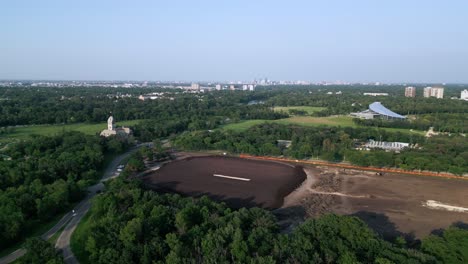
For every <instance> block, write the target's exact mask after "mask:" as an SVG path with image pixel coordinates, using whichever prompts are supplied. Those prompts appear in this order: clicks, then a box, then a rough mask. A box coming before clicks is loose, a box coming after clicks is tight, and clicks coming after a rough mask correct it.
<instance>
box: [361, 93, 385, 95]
mask: <svg viewBox="0 0 468 264" xmlns="http://www.w3.org/2000/svg"><path fill="white" fill-rule="evenodd" d="M363 95H369V96H388V93H363Z"/></svg>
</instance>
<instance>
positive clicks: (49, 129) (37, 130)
mask: <svg viewBox="0 0 468 264" xmlns="http://www.w3.org/2000/svg"><path fill="white" fill-rule="evenodd" d="M141 121H143V119H137V120H129V121H121V122H118V123H117V124H116V125H117V126H132V125H135V124H137V123H139V122H141ZM106 128H107V122H104V123H98V124H86V123H80V124H69V125H34V126H24V127H15V128H14V131H13V132H12V133H9V134H7V135H1V136H0V142H3V143H5V142H12V141H16V140H20V139H25V138H27V137H29V136H31V135H42V136H51V135H56V134H58V133H61V132H66V131H79V132H83V133H84V134H88V135H94V134H96V133H99V132H101V131H102V130H103V129H106Z"/></svg>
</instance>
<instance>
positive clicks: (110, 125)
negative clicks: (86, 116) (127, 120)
mask: <svg viewBox="0 0 468 264" xmlns="http://www.w3.org/2000/svg"><path fill="white" fill-rule="evenodd" d="M131 133H132V131H131V130H130V128H128V127H116V126H115V122H114V117H112V116H109V119H107V129H104V130H103V131H102V132H101V136H103V137H110V136H119V137H123V138H127V137H128V136H129V135H130V134H131Z"/></svg>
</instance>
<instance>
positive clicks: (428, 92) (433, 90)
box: [424, 87, 444, 98]
mask: <svg viewBox="0 0 468 264" xmlns="http://www.w3.org/2000/svg"><path fill="white" fill-rule="evenodd" d="M424 97H435V98H444V88H443V87H426V88H424Z"/></svg>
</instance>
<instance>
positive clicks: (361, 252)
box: [76, 179, 468, 263]
mask: <svg viewBox="0 0 468 264" xmlns="http://www.w3.org/2000/svg"><path fill="white" fill-rule="evenodd" d="M76 236H77V237H76V239H77V241H76V243H79V244H80V245H85V246H84V249H83V250H84V252H81V253H80V255H82V256H85V257H86V258H87V260H88V261H89V262H91V263H441V262H442V263H462V262H463V261H466V260H468V255H467V252H466V248H467V247H468V241H467V240H466V239H464V237H465V238H466V237H467V236H468V231H466V230H463V229H459V228H456V227H452V228H450V229H449V230H448V231H446V232H445V233H444V234H443V236H441V237H439V236H435V235H434V236H430V237H428V238H427V239H425V240H423V242H422V247H420V246H419V245H414V246H413V247H411V248H409V247H407V245H406V243H405V241H404V239H402V238H398V239H397V240H395V241H394V242H388V241H384V240H382V239H381V238H380V237H379V236H378V235H376V234H375V233H374V232H373V231H372V230H370V229H369V228H368V227H367V226H366V225H365V224H364V223H363V222H362V221H361V220H359V219H358V218H356V217H349V216H337V215H326V216H322V217H320V218H318V219H309V220H306V221H305V222H304V223H302V224H300V225H299V226H298V227H296V228H295V229H294V230H293V231H292V232H291V233H282V232H280V229H279V226H278V223H277V220H276V218H275V216H274V215H273V214H272V213H271V212H269V211H266V210H263V209H259V208H252V209H240V210H232V209H230V208H228V207H226V205H224V204H222V203H216V202H213V201H211V200H209V199H208V198H206V197H202V198H200V199H194V198H183V197H180V196H179V195H173V194H165V195H159V194H156V193H155V192H153V191H146V190H144V189H142V188H141V187H140V186H139V183H138V182H135V181H134V182H125V181H124V180H122V179H118V180H115V181H113V182H111V183H110V184H109V185H108V186H107V192H106V193H104V194H102V195H100V196H99V197H97V198H96V199H95V201H94V206H93V208H92V209H91V212H90V215H89V216H88V218H87V220H86V224H85V225H84V226H83V228H80V230H77V234H76ZM459 238H463V239H459ZM440 244H442V245H440ZM439 245H440V247H439Z"/></svg>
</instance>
